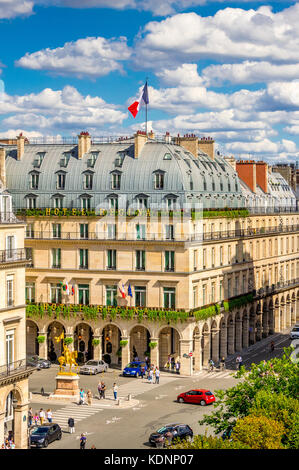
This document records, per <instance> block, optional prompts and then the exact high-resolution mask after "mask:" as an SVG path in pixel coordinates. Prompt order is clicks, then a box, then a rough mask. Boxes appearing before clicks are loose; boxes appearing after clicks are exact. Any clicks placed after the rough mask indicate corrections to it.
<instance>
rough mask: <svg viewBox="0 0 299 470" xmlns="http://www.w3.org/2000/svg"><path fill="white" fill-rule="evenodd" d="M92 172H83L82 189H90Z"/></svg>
mask: <svg viewBox="0 0 299 470" xmlns="http://www.w3.org/2000/svg"><path fill="white" fill-rule="evenodd" d="M92 183H93V173H85V174H84V189H92Z"/></svg>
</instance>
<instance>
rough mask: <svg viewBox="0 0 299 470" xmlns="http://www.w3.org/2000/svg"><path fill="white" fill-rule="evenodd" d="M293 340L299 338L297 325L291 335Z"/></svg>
mask: <svg viewBox="0 0 299 470" xmlns="http://www.w3.org/2000/svg"><path fill="white" fill-rule="evenodd" d="M290 336H291V339H297V338H299V325H297V324H296V325H295V326H294V327H293V329H292V331H291V333H290Z"/></svg>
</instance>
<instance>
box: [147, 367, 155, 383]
mask: <svg viewBox="0 0 299 470" xmlns="http://www.w3.org/2000/svg"><path fill="white" fill-rule="evenodd" d="M153 378H154V371H153V369H152V368H150V370H149V372H148V381H149V383H150V384H152V383H153Z"/></svg>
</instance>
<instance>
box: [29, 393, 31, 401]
mask: <svg viewBox="0 0 299 470" xmlns="http://www.w3.org/2000/svg"><path fill="white" fill-rule="evenodd" d="M29 400H32V392H29Z"/></svg>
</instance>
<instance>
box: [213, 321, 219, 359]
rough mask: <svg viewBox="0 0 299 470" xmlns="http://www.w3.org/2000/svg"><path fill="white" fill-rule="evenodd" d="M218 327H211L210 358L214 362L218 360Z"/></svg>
mask: <svg viewBox="0 0 299 470" xmlns="http://www.w3.org/2000/svg"><path fill="white" fill-rule="evenodd" d="M219 331H220V330H219V329H218V328H217V329H216V328H215V329H212V335H211V336H212V359H213V361H214V362H218V361H219Z"/></svg>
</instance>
